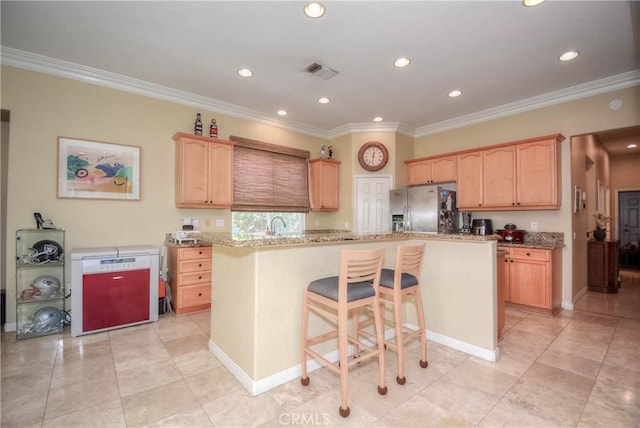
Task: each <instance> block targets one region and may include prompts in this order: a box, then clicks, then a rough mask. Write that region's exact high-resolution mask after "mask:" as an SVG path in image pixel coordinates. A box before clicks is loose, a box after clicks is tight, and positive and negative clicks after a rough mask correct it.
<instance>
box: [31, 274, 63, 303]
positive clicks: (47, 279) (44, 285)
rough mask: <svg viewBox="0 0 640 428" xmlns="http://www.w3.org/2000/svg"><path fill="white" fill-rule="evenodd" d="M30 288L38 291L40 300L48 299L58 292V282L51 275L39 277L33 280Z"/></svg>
mask: <svg viewBox="0 0 640 428" xmlns="http://www.w3.org/2000/svg"><path fill="white" fill-rule="evenodd" d="M31 286H32V287H34V288H37V289H38V290H39V291H40V296H38V298H40V299H49V298H51V297H53V296H55V295H56V294H57V293H58V290H60V280H59V279H58V278H56V277H55V276H53V275H40V276H39V277H37V278H36V279H34V280H33V282H32V283H31Z"/></svg>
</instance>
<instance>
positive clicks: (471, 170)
mask: <svg viewBox="0 0 640 428" xmlns="http://www.w3.org/2000/svg"><path fill="white" fill-rule="evenodd" d="M457 158H458V178H457V180H456V181H457V183H456V206H457V207H458V209H464V208H466V209H470V210H471V209H474V210H475V209H477V208H478V207H482V201H483V198H482V195H483V186H482V174H483V172H484V169H483V167H482V152H469V153H463V154H460V155H458V156H457Z"/></svg>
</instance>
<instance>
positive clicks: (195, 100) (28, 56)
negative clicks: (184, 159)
mask: <svg viewBox="0 0 640 428" xmlns="http://www.w3.org/2000/svg"><path fill="white" fill-rule="evenodd" d="M0 53H1V56H0V59H1V63H2V64H3V65H8V66H11V67H17V68H22V69H25V70H30V71H36V72H40V73H45V74H50V75H53V76H58V77H63V78H67V79H72V80H78V81H81V82H86V83H90V84H93V85H98V86H105V87H108V88H112V89H117V90H120V91H125V92H129V93H133V94H137V95H143V96H146V97H150V98H155V99H159V100H163V101H169V102H173V103H176V104H181V105H186V106H190V107H196V108H202V109H205V110H208V111H211V112H215V113H221V114H225V115H228V116H231V117H236V118H239V119H245V120H250V121H253V122H258V123H261V124H264V125H268V126H273V127H276V128H282V129H287V130H289V131H293V132H299V133H302V134H307V135H311V136H314V137H319V138H323V139H327V138H328V133H327V131H326V130H324V129H320V128H316V127H313V126H309V125H304V124H296V123H292V122H287V123H284V122H280V121H278V120H276V119H273V118H270V117H267V116H265V115H263V114H262V113H260V112H257V111H255V110H251V109H247V108H245V107H240V106H237V105H234V104H230V103H225V102H223V101H219V100H216V99H213V98H208V97H203V96H200V95H196V94H192V93H190V92H185V91H180V90H177V89H173V88H169V87H166V86H162V85H157V84H155V83H150V82H146V81H144V80H139V79H134V78H132V77H127V76H124V75H121V74H117V73H111V72H109V71H104V70H100V69H97V68H93V67H87V66H84V65H79V64H75V63H72V62H68V61H62V60H59V59H55V58H50V57H46V56H43V55H38V54H34V53H31V52H25V51H21V50H18V49H13V48H7V47H4V46H3V47H2V50H1V52H0Z"/></svg>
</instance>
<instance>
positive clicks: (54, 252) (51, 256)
mask: <svg viewBox="0 0 640 428" xmlns="http://www.w3.org/2000/svg"><path fill="white" fill-rule="evenodd" d="M62 255H63V251H62V247H61V246H60V244H58V243H57V242H55V241H50V240H48V239H43V240H42V241H38V242H36V243H35V244H33V247H32V248H31V254H29V259H30V260H31V262H32V263H45V262H48V261H52V262H55V261H58V260H60V259H61V258H62Z"/></svg>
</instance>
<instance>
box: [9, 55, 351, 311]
mask: <svg viewBox="0 0 640 428" xmlns="http://www.w3.org/2000/svg"><path fill="white" fill-rule="evenodd" d="M1 78H2V108H3V109H7V110H10V112H11V134H10V140H9V165H8V194H7V208H8V210H7V211H8V212H7V236H6V237H4V240H5V243H6V250H7V251H6V255H5V256H6V260H7V269H6V272H3V274H4V275H5V276H4V278H5V279H6V284H7V323H13V322H15V263H14V262H12V261H13V260H15V232H16V230H17V229H20V228H32V227H35V222H34V220H33V212H34V211H39V212H41V213H42V214H43V216H44V217H45V218H50V219H52V220H53V221H54V223H55V224H56V226H58V227H63V228H65V229H66V241H65V247H66V250H67V252H70V250H71V249H73V248H78V247H98V246H113V245H136V244H150V245H158V246H159V245H162V242H163V241H164V234H165V233H166V232H170V231H172V230H176V229H177V228H179V225H180V224H181V223H180V219H181V218H183V217H197V218H199V219H200V224H201V229H203V230H209V231H219V230H229V229H230V211H229V210H214V209H211V210H197V209H178V208H176V207H175V204H174V142H173V140H172V139H171V137H172V136H173V134H174V133H175V132H178V131H182V132H191V131H192V129H193V120H194V118H195V115H196V113H197V112H201V113H202V118H203V121H204V122H205V123H207V122H209V120H210V119H211V117H214V116H215V118H216V119H217V121H218V125H219V132H220V138H225V139H226V138H228V137H229V136H230V135H237V136H241V137H246V138H252V139H256V140H261V141H266V142H269V143H274V144H283V145H287V146H292V147H298V148H302V149H306V150H309V151H310V152H311V154H312V157H317V156H318V155H319V150H320V145H321V144H327V141H326V140H322V139H319V138H315V137H310V136H308V135H302V134H299V133H294V132H291V131H287V130H284V129H280V128H275V127H271V126H267V125H264V124H261V123H256V122H249V121H246V120H241V119H237V118H232V117H228V116H224V115H221V114H217V113H215V114H214V113H211V112H207V111H203V110H201V109H197V108H193V107H188V106H184V105H179V104H175V103H170V102H166V101H160V100H157V99H153V98H149V97H144V96H140V95H135V94H130V93H126V92H122V91H117V90H113V89H109V88H105V87H101V86H96V85H91V84H87V83H82V82H78V81H74V80H69V79H63V78H58V77H53V76H50V75H46V74H41V73H34V72H29V71H24V70H21V69H16V68H12V67H2V76H1ZM58 136H67V137H74V138H79V139H87V140H95V141H103V142H109V143H118V144H126V145H132V146H139V147H140V148H141V200H140V201H113V200H87V199H84V200H83V199H57V198H56V192H57V190H56V174H57V173H56V159H57V138H58ZM334 146H336V144H335V143H334ZM342 152H346V153H349V152H348V151H343V150H342V149H340V148H338V149H337V150H336V156H337V157H338V156H339V155H340V154H341V153H342ZM338 158H339V157H338ZM347 163H348V162H347ZM347 174H349V172H348V171H347ZM345 175H346V174H343V177H345ZM345 193H346V192H345ZM316 215H317V214H313V213H312V214H310V215H309V216H308V219H307V223H308V224H315V221H314V219H315V216H316ZM334 217H335V216H334ZM205 219H210V225H211V226H210V227H209V228H207V227H205V226H204V220H205ZM216 219H223V220H224V222H225V227H224V228H216V227H215V224H216V222H215V220H216ZM323 219H324V220H325V221H323V223H329V219H332V218H331V217H329V216H324V217H323ZM349 219H350V217H349ZM322 226H324V227H325V228H326V227H335V226H337V225H333V224H322ZM69 277H70V276H69V272H67V284H68V283H69Z"/></svg>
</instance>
